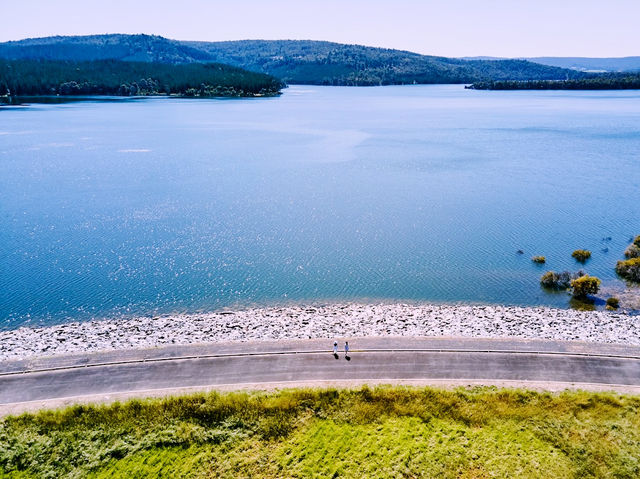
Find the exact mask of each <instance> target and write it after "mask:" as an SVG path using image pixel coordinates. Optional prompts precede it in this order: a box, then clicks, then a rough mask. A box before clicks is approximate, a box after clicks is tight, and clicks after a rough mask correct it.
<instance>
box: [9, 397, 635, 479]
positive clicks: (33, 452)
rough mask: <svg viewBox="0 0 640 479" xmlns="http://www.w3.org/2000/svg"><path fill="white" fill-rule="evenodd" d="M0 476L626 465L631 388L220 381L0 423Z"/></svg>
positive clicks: (617, 470) (622, 473)
mask: <svg viewBox="0 0 640 479" xmlns="http://www.w3.org/2000/svg"><path fill="white" fill-rule="evenodd" d="M4 477H11V478H14V477H20V478H22V477H38V478H40V477H51V478H54V477H56V478H57V477H91V478H106V477H127V478H139V477H167V478H181V477H196V478H197V477H200V478H225V477H229V478H232V477H233V478H235V477H269V478H280V477H322V478H325V477H374V478H375V477H444V478H448V477H451V478H484V477H519V478H529V477H531V478H537V477H545V478H554V477H558V478H560V477H562V478H573V477H575V478H583V477H611V478H614V477H616V478H618V477H620V478H637V477H640V397H634V396H623V395H617V394H613V393H606V394H605V393H599V394H596V393H587V392H564V393H559V394H550V393H536V392H532V391H521V390H504V389H496V388H474V389H457V390H453V391H447V390H438V389H432V388H404V387H380V388H375V389H369V388H367V387H364V388H362V389H358V390H334V389H329V390H320V389H301V390H289V391H283V392H278V393H260V392H256V393H228V394H216V393H212V394H207V395H194V396H186V397H177V398H170V399H166V400H158V399H155V400H144V401H131V402H128V403H125V404H114V405H110V406H91V407H87V406H76V407H73V408H69V409H65V410H63V411H48V412H42V413H39V414H36V415H23V416H19V417H9V418H5V419H4V420H2V421H1V422H0V478H4Z"/></svg>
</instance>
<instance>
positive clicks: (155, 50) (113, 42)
mask: <svg viewBox="0 0 640 479" xmlns="http://www.w3.org/2000/svg"><path fill="white" fill-rule="evenodd" d="M0 58H6V59H10V60H25V59H41V60H70V61H91V60H122V61H130V62H159V63H199V62H207V61H211V58H210V57H209V55H207V54H206V53H204V52H201V51H199V50H196V49H194V48H191V47H189V46H186V45H183V44H181V43H180V42H176V41H173V40H168V39H166V38H163V37H158V36H154V35H120V34H114V35H89V36H77V37H44V38H29V39H26V40H19V41H16V42H5V43H0Z"/></svg>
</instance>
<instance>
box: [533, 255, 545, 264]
mask: <svg viewBox="0 0 640 479" xmlns="http://www.w3.org/2000/svg"><path fill="white" fill-rule="evenodd" d="M531 261H533V262H534V263H538V264H542V263H546V262H547V258H545V257H544V256H534V257H533V258H531Z"/></svg>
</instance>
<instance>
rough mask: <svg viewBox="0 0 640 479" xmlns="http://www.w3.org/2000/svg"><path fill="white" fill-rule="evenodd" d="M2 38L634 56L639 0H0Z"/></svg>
mask: <svg viewBox="0 0 640 479" xmlns="http://www.w3.org/2000/svg"><path fill="white" fill-rule="evenodd" d="M0 14H1V15H2V19H3V21H2V22H1V24H0V25H1V26H0V41H6V40H18V39H22V38H27V37H41V36H49V35H86V34H93V33H148V34H156V35H162V36H165V37H169V38H175V39H179V40H239V39H247V38H262V39H285V38H289V39H313V40H331V41H336V42H341V43H359V44H363V45H372V46H380V47H388V48H399V49H404V50H412V51H416V52H419V53H425V54H432V55H444V56H474V55H489V56H510V57H514V56H516V57H517V56H543V55H544V56H630V55H640V26H639V25H640V0H536V1H531V0H433V1H429V0H425V1H419V0H395V1H381V0H342V1H337V0H324V1H316V0H310V1H305V0H297V1H294V0H271V1H269V0H263V1H259V0H227V1H218V0H213V1H206V0H180V1H175V0H173V1H170V2H167V1H163V0H154V1H147V0H101V1H99V2H98V1H92V0H0Z"/></svg>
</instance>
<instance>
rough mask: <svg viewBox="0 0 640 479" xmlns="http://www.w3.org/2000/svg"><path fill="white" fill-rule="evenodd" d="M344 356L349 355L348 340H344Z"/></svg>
mask: <svg viewBox="0 0 640 479" xmlns="http://www.w3.org/2000/svg"><path fill="white" fill-rule="evenodd" d="M344 357H345V358H348V357H349V341H345V342H344Z"/></svg>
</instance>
